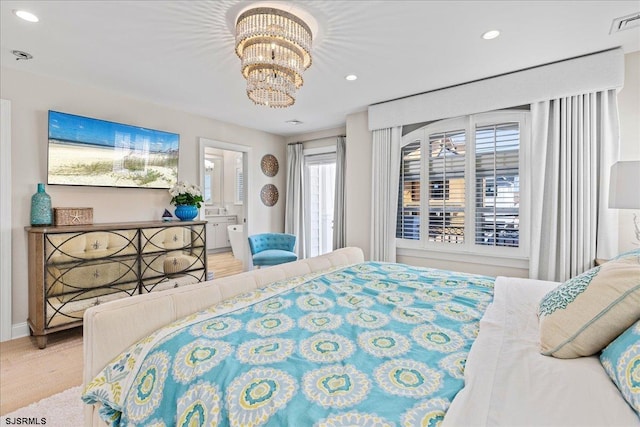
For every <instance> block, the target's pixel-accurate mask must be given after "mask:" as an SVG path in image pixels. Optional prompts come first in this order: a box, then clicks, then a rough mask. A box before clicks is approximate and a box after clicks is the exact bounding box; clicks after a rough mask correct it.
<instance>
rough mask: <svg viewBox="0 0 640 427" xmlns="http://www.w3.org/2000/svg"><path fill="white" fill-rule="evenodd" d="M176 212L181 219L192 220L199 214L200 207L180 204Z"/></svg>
mask: <svg viewBox="0 0 640 427" xmlns="http://www.w3.org/2000/svg"><path fill="white" fill-rule="evenodd" d="M175 214H176V216H177V217H178V218H180V221H191V220H193V219H194V218H195V217H197V216H198V208H197V207H196V206H195V205H178V206H176V211H175Z"/></svg>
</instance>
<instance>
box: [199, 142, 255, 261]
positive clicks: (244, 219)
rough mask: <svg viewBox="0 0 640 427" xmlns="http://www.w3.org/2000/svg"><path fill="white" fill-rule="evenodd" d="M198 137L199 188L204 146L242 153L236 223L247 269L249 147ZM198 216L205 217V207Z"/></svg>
mask: <svg viewBox="0 0 640 427" xmlns="http://www.w3.org/2000/svg"><path fill="white" fill-rule="evenodd" d="M198 139H199V143H200V152H199V154H200V155H199V163H198V168H199V173H200V188H204V154H205V153H204V152H205V148H217V149H220V150H230V151H238V152H241V153H242V167H243V169H244V170H243V174H244V176H243V179H244V194H243V201H242V216H241V217H240V218H238V223H239V224H243V225H244V227H243V239H242V240H243V243H244V250H243V251H242V252H243V254H244V256H243V257H242V258H243V261H242V268H243V269H244V271H247V270H249V268H251V266H252V264H251V262H250V261H251V252H250V251H249V243H248V237H249V235H250V234H251V233H250V228H251V221H250V220H249V219H250V218H252V214H253V212H252V209H253V207H252V206H251V204H250V203H249V197H247V196H248V194H249V191H248V190H249V188H251V185H250V183H251V171H250V170H249V167H248V165H249V164H251V162H250V158H251V147H249V146H247V145H240V144H234V143H230V142H222V141H217V140H214V139H209V138H202V137H201V138H198ZM200 218H201V219H205V209H201V210H200Z"/></svg>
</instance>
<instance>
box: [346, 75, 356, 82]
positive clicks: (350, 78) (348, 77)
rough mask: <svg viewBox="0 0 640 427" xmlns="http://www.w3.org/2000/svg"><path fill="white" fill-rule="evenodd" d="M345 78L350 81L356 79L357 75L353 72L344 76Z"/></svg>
mask: <svg viewBox="0 0 640 427" xmlns="http://www.w3.org/2000/svg"><path fill="white" fill-rule="evenodd" d="M344 78H345V79H346V80H349V81H350V82H352V81H354V80H357V79H358V76H356V75H355V74H349V75H348V76H345V77H344Z"/></svg>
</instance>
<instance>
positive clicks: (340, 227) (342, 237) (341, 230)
mask: <svg viewBox="0 0 640 427" xmlns="http://www.w3.org/2000/svg"><path fill="white" fill-rule="evenodd" d="M346 149H347V144H346V141H345V138H344V137H343V136H339V137H338V140H337V141H336V190H335V197H334V202H333V249H334V250H335V249H340V248H344V247H345V245H346V240H347V235H346V230H345V204H344V176H345V175H344V174H345V161H346Z"/></svg>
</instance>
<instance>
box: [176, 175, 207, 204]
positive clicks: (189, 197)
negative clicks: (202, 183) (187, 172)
mask: <svg viewBox="0 0 640 427" xmlns="http://www.w3.org/2000/svg"><path fill="white" fill-rule="evenodd" d="M169 194H171V197H172V198H171V204H173V205H176V206H178V205H191V206H195V207H197V208H199V207H200V206H201V204H200V203H201V202H203V201H204V199H203V198H202V192H201V191H200V188H199V187H198V186H197V185H191V184H189V183H188V182H187V181H178V182H176V184H175V185H174V186H173V187H171V188H170V189H169Z"/></svg>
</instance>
